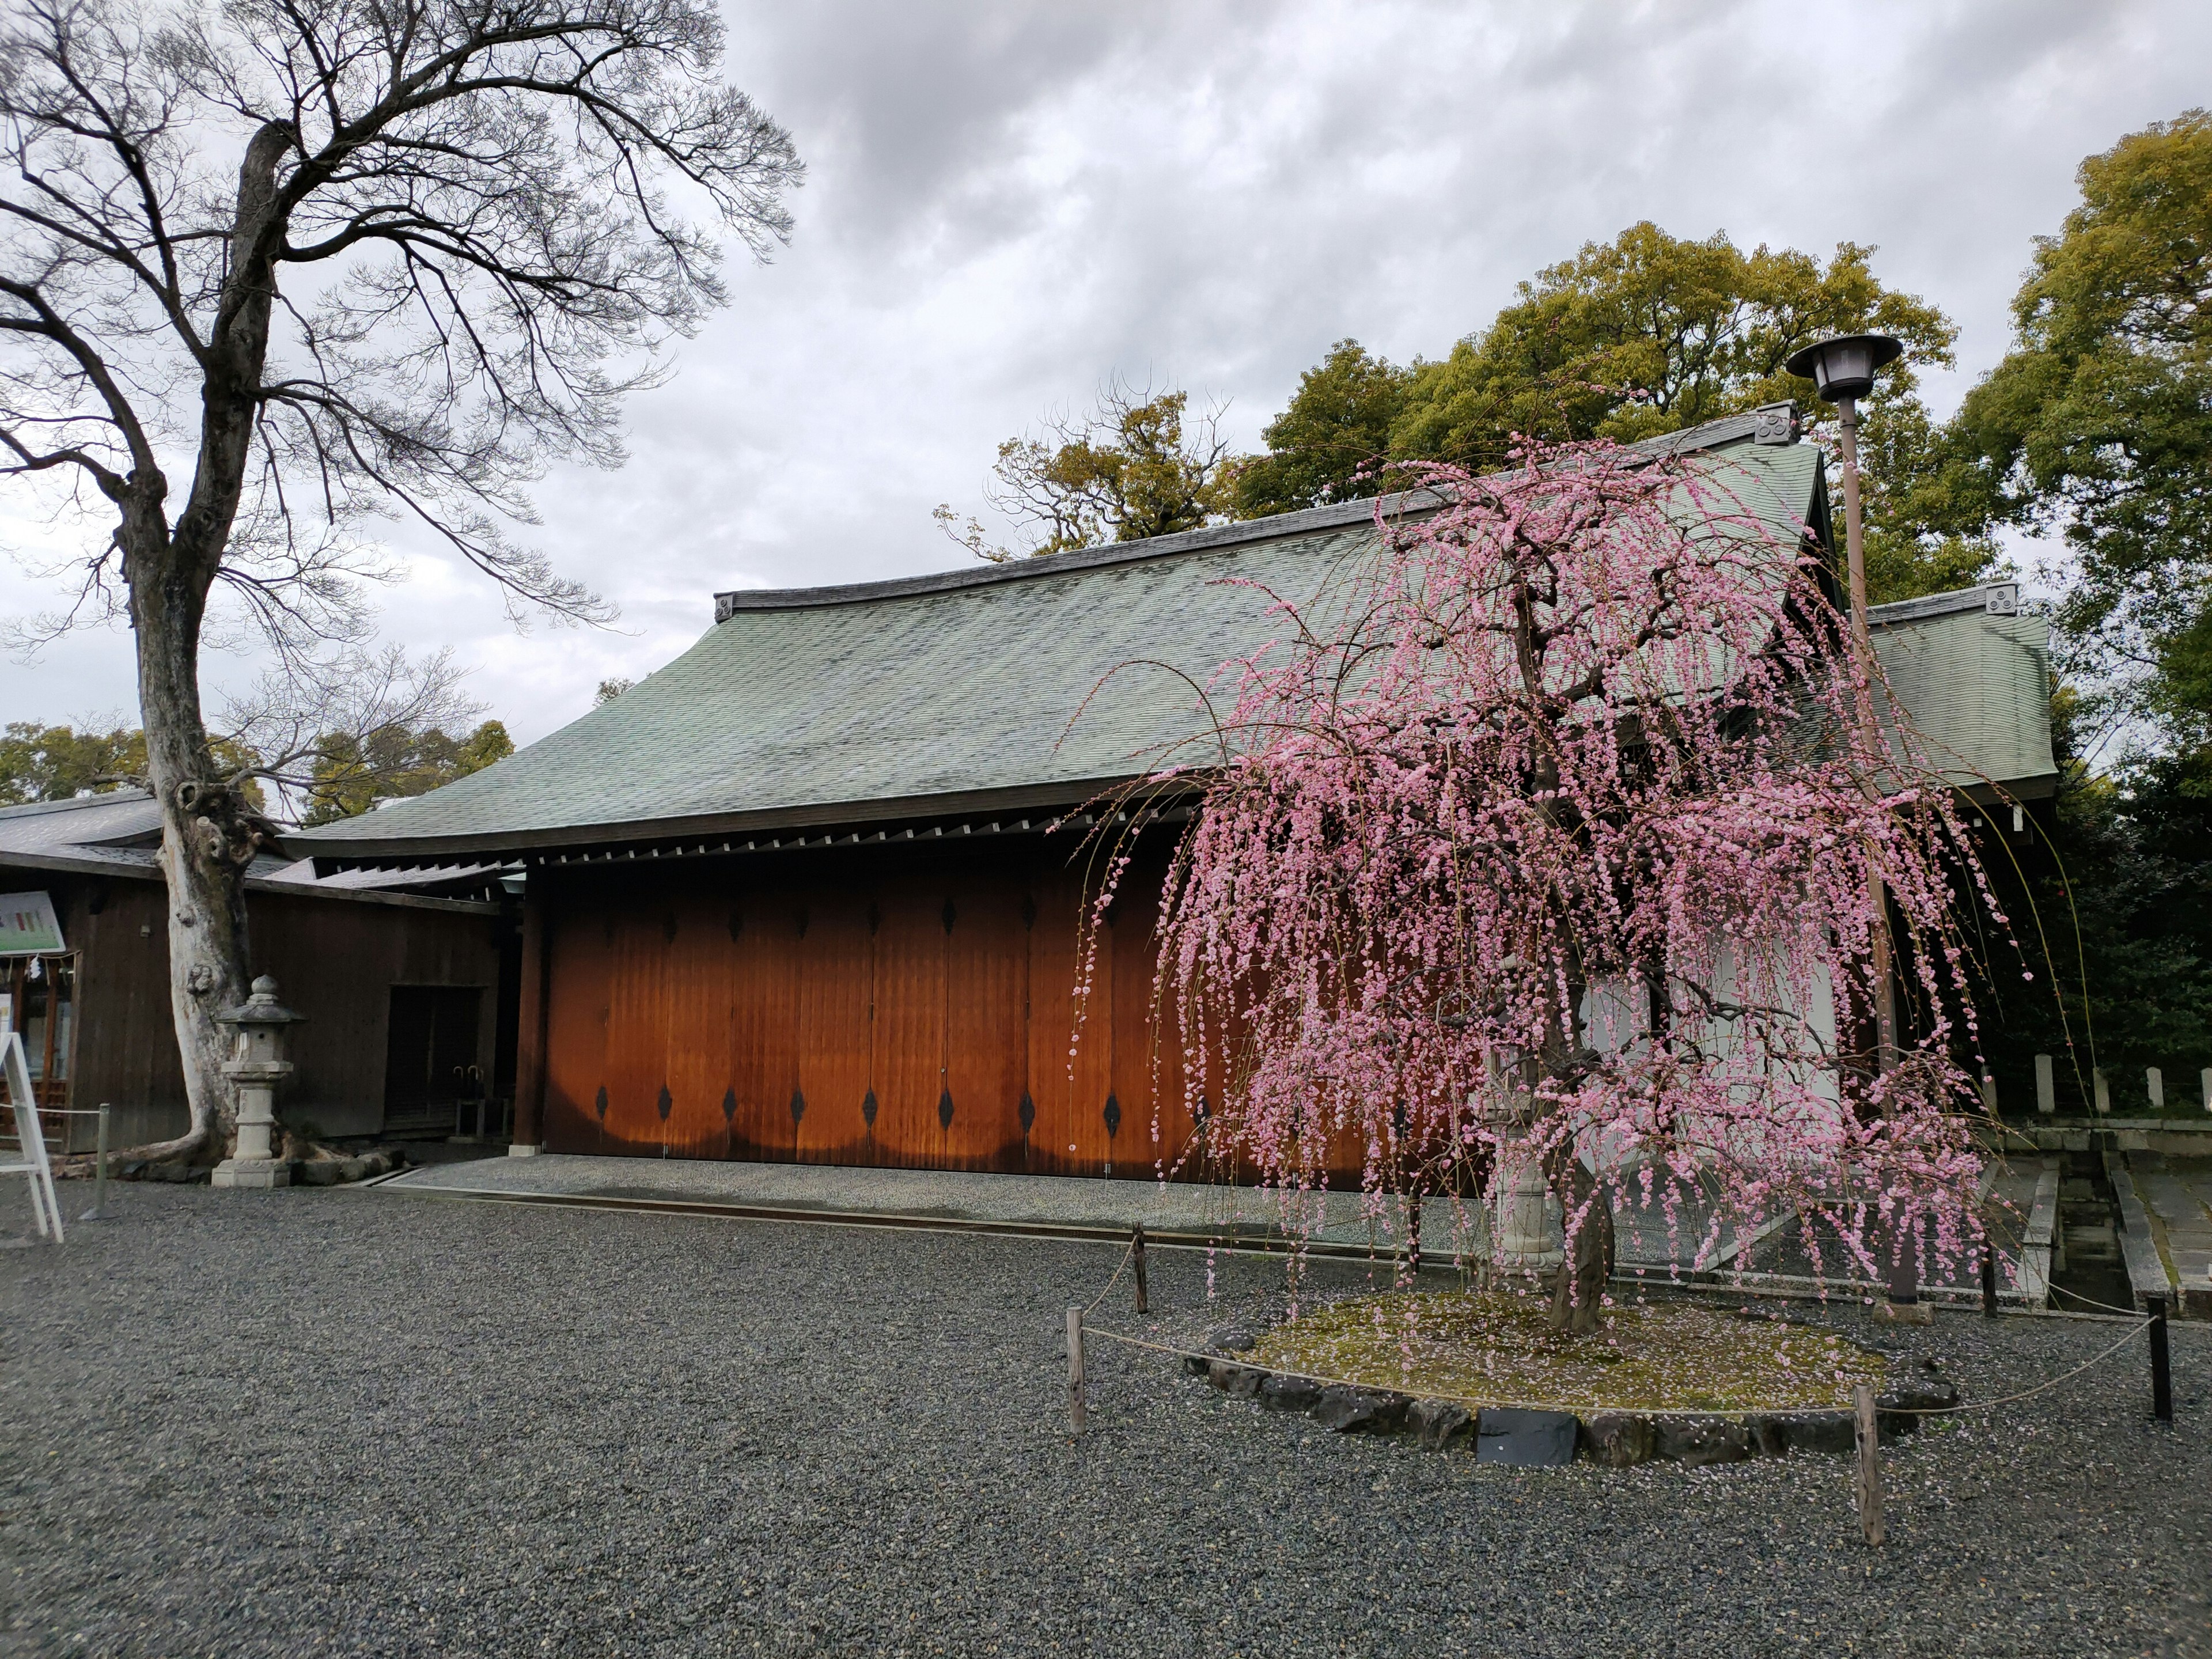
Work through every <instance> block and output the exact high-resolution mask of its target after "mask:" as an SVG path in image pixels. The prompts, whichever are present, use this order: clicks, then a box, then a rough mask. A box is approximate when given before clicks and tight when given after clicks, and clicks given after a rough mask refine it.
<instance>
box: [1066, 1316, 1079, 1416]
mask: <svg viewBox="0 0 2212 1659" xmlns="http://www.w3.org/2000/svg"><path fill="white" fill-rule="evenodd" d="M1067 1421H1068V1425H1069V1426H1070V1427H1071V1428H1073V1429H1074V1430H1075V1431H1077V1432H1078V1433H1081V1432H1082V1430H1083V1310H1082V1309H1080V1308H1078V1307H1075V1306H1073V1305H1071V1306H1070V1307H1069V1308H1068V1310H1067Z"/></svg>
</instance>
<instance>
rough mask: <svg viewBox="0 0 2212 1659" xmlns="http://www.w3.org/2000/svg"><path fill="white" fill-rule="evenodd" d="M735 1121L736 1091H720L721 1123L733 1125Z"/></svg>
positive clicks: (736, 1119) (736, 1110) (736, 1117)
mask: <svg viewBox="0 0 2212 1659" xmlns="http://www.w3.org/2000/svg"><path fill="white" fill-rule="evenodd" d="M722 1121H723V1122H725V1123H735V1122H736V1121H738V1091H736V1090H735V1089H725V1090H723V1091H722Z"/></svg>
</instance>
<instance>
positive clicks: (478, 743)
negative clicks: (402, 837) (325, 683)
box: [301, 720, 514, 825]
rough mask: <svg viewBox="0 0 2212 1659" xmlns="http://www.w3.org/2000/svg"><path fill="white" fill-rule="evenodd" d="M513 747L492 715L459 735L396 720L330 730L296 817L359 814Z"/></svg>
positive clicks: (327, 819)
mask: <svg viewBox="0 0 2212 1659" xmlns="http://www.w3.org/2000/svg"><path fill="white" fill-rule="evenodd" d="M513 752H514V742H513V738H509V737H508V736H507V727H506V726H502V725H501V724H500V723H499V721H497V720H486V721H484V722H483V725H481V726H477V729H476V730H475V731H473V732H470V733H468V734H467V735H466V736H465V737H459V738H453V737H448V736H447V734H446V733H445V732H441V731H440V730H439V729H438V728H437V727H435V726H431V727H428V728H427V729H423V730H416V729H413V728H410V727H409V726H399V725H392V726H380V727H378V728H377V729H376V730H375V731H374V732H369V733H368V735H367V737H365V738H357V737H354V736H352V735H350V734H348V733H343V732H333V733H331V734H329V735H328V736H326V737H325V738H324V739H323V740H322V742H321V743H320V744H319V746H318V748H317V750H316V753H315V757H314V760H313V768H312V775H311V776H312V781H310V782H309V783H308V785H307V791H306V793H307V799H308V803H309V804H308V806H307V811H306V813H305V814H304V815H303V817H302V818H301V822H302V823H307V824H309V825H313V824H318V823H335V822H336V821H337V820H338V819H340V818H350V817H358V816H359V815H360V814H362V813H363V812H366V811H368V810H369V809H370V808H371V807H373V806H374V805H377V804H378V803H379V802H380V801H386V800H398V799H404V798H406V797H408V796H410V795H427V794H428V793H430V791H432V790H433V789H436V788H440V787H442V786H444V785H446V784H448V783H451V782H453V780H454V779H456V778H465V777H466V776H468V775H469V774H470V773H471V772H481V771H482V770H483V769H484V768H485V767H487V766H489V765H490V764H491V763H493V762H494V761H501V760H505V759H506V758H507V757H508V756H509V755H512V754H513Z"/></svg>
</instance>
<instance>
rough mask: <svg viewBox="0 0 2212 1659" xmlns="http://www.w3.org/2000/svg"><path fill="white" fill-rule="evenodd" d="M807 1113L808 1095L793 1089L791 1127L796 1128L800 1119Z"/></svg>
mask: <svg viewBox="0 0 2212 1659" xmlns="http://www.w3.org/2000/svg"><path fill="white" fill-rule="evenodd" d="M805 1115H806V1097H805V1095H803V1094H801V1093H799V1091H798V1090H796V1089H793V1091H791V1127H793V1128H794V1129H796V1128H797V1127H799V1119H800V1118H802V1117H805Z"/></svg>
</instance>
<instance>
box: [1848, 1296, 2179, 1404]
mask: <svg viewBox="0 0 2212 1659" xmlns="http://www.w3.org/2000/svg"><path fill="white" fill-rule="evenodd" d="M2149 1328H2150V1321H2149V1320H2148V1319H2146V1320H2144V1321H2143V1322H2142V1323H2141V1324H2139V1325H2137V1326H2136V1328H2134V1329H2132V1330H2130V1331H2129V1332H2128V1333H2127V1334H2126V1335H2124V1336H2123V1337H2122V1338H2121V1339H2120V1340H2118V1341H2117V1342H2115V1343H2113V1344H2112V1346H2111V1347H2109V1348H2106V1349H2105V1350H2104V1351H2103V1352H2100V1353H2098V1354H2095V1355H2093V1356H2092V1357H2091V1358H2087V1359H2085V1360H2083V1361H2082V1362H2081V1364H2078V1365H2076V1366H2075V1368H2074V1369H2073V1370H2070V1371H2061V1372H2060V1373H2059V1374H2058V1375H2057V1376H2054V1377H2052V1378H2051V1380H2050V1381H2049V1382H2047V1383H2037V1384H2036V1385H2035V1386H2034V1387H2033V1388H2032V1389H2022V1390H2021V1392H2020V1393H2018V1394H2008V1395H2000V1396H1999V1397H1998V1398H1996V1399H1995V1400H1982V1401H1975V1402H1974V1403H1973V1404H1972V1405H1959V1406H1887V1407H1883V1409H1884V1410H1885V1411H1887V1412H1888V1413H1890V1414H1891V1415H1893V1416H1896V1417H1964V1416H1966V1415H1967V1414H1969V1413H1976V1412H1987V1411H1995V1410H1996V1408H1997V1407H1999V1406H2010V1405H2015V1404H2017V1403H2018V1402H2019V1401H2022V1400H2033V1398H2035V1396H2036V1395H2039V1394H2041V1393H2043V1392H2044V1391H2045V1389H2055V1388H2057V1386H2058V1385H2059V1384H2060V1383H2063V1382H2065V1381H2066V1380H2067V1379H2068V1378H2069V1377H2075V1376H2081V1373H2082V1372H2083V1371H2086V1370H2088V1369H2089V1367H2090V1366H2092V1365H2094V1364H2098V1363H2099V1362H2100V1361H2101V1360H2105V1359H2109V1358H2111V1357H2112V1355H2114V1354H2116V1353H2118V1352H2119V1351H2120V1350H2121V1349H2122V1348H2124V1347H2125V1346H2127V1345H2128V1344H2129V1343H2130V1342H2132V1341H2134V1340H2136V1338H2137V1337H2138V1336H2141V1335H2142V1334H2143V1333H2144V1332H2145V1331H2147V1330H2148V1329H2149Z"/></svg>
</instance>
